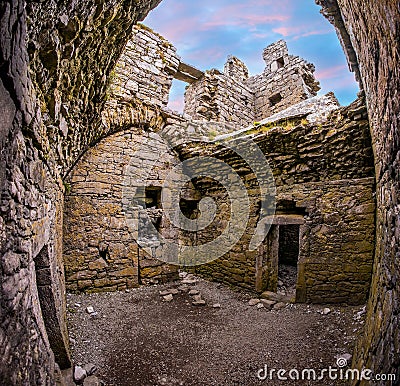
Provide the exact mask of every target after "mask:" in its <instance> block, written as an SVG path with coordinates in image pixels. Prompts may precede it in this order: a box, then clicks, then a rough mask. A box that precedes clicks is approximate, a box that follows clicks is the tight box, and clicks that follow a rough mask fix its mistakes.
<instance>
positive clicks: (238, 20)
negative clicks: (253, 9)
mask: <svg viewBox="0 0 400 386" xmlns="http://www.w3.org/2000/svg"><path fill="white" fill-rule="evenodd" d="M288 19H289V16H288V15H262V14H260V15H246V14H242V15H237V14H236V15H234V16H231V17H230V16H229V15H227V14H226V13H225V12H223V13H222V12H221V13H220V14H216V15H214V17H213V18H212V19H211V20H210V21H209V22H207V23H205V24H204V25H203V26H202V28H203V29H210V28H213V27H221V26H236V27H238V26H243V27H245V26H247V27H255V26H258V25H263V24H271V23H273V22H277V21H280V22H282V21H286V20H288Z"/></svg>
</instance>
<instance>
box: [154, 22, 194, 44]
mask: <svg viewBox="0 0 400 386" xmlns="http://www.w3.org/2000/svg"><path fill="white" fill-rule="evenodd" d="M198 29H199V20H198V19H197V18H196V17H189V18H188V17H186V18H182V19H180V20H179V22H177V23H176V24H168V25H166V26H165V28H163V31H162V33H163V35H164V36H165V37H166V38H167V39H168V40H170V41H172V42H174V43H176V42H179V40H181V39H185V37H186V36H187V35H188V34H190V33H192V32H193V31H196V30H198Z"/></svg>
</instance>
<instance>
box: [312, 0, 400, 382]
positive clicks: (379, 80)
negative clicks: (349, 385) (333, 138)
mask: <svg viewBox="0 0 400 386" xmlns="http://www.w3.org/2000/svg"><path fill="white" fill-rule="evenodd" d="M317 2H318V3H319V4H321V5H322V6H323V12H324V14H325V15H326V16H327V17H328V19H329V20H330V21H331V22H332V23H333V24H334V25H335V27H336V28H337V31H338V35H339V38H340V40H341V42H342V44H343V48H344V50H345V52H346V54H347V56H348V58H349V66H350V68H351V69H353V70H354V71H356V74H359V75H360V76H359V79H360V80H361V85H362V87H363V89H364V90H365V93H366V97H367V105H368V114H369V119H370V122H371V132H372V141H373V144H374V152H375V170H376V179H377V193H376V199H377V215H376V223H377V224H376V225H377V228H376V229H377V233H376V241H377V243H376V249H375V253H376V257H375V263H374V273H373V281H372V287H371V296H370V300H369V303H368V310H367V322H366V328H365V334H364V337H363V339H362V340H361V341H360V342H359V345H358V349H357V352H356V355H355V360H354V363H353V365H356V366H357V367H358V368H362V367H366V368H370V369H372V370H373V371H374V372H375V373H395V374H396V377H397V378H396V381H397V382H398V380H399V379H400V348H399V345H398V342H399V341H400V319H399V315H400V312H399V311H400V305H399V297H400V278H399V273H400V265H399V264H400V259H399V246H400V232H399V229H400V220H399V219H400V214H399V207H400V198H399V197H400V196H399V190H400V175H399V172H398V171H399V168H400V135H399V127H400V99H399V90H400V77H399V73H398V68H399V52H400V19H399V12H400V9H399V4H398V2H397V1H390V0H384V1H381V2H374V3H372V2H368V3H365V2H363V1H360V0H356V1H348V0H340V1H336V0H329V1H328V0H319V1H317ZM395 383H396V382H395ZM362 384H367V383H366V382H364V383H362ZM373 384H379V383H378V382H375V383H373Z"/></svg>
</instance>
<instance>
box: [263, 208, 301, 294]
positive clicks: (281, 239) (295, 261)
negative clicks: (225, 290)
mask: <svg viewBox="0 0 400 386" xmlns="http://www.w3.org/2000/svg"><path fill="white" fill-rule="evenodd" d="M271 221H272V225H271V228H270V230H269V232H268V235H267V237H266V239H265V242H264V244H263V246H262V249H261V251H260V254H259V257H258V258H257V266H256V289H257V291H259V292H261V291H265V290H267V291H272V292H279V293H281V294H282V295H285V297H287V298H288V299H290V300H295V301H298V302H302V301H303V300H302V299H303V298H304V290H305V289H304V286H303V285H302V283H303V282H304V268H303V264H302V259H301V250H302V235H303V233H304V223H305V221H304V214H293V213H290V214H289V213H285V214H282V213H279V212H278V213H277V214H276V215H275V216H274V218H273V219H272V220H271Z"/></svg>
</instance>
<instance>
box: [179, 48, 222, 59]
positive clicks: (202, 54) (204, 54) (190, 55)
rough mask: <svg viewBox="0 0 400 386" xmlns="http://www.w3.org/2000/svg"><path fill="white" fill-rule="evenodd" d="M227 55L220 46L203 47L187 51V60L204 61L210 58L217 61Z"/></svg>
mask: <svg viewBox="0 0 400 386" xmlns="http://www.w3.org/2000/svg"><path fill="white" fill-rule="evenodd" d="M225 56H226V55H225V53H224V51H223V50H222V49H221V48H220V47H208V48H203V47H201V48H200V49H199V50H196V51H189V52H187V53H186V54H185V60H189V61H195V62H199V63H202V62H204V61H206V62H208V61H209V58H212V59H213V61H215V60H218V59H221V58H223V57H225Z"/></svg>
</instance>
